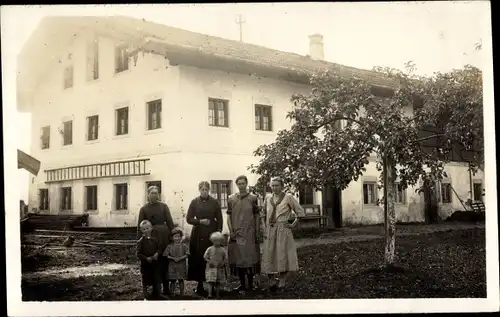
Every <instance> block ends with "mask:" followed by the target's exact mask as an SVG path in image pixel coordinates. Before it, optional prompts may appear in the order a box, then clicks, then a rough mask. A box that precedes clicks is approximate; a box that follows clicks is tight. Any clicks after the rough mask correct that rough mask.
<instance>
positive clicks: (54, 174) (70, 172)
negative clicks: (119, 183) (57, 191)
mask: <svg viewBox="0 0 500 317" xmlns="http://www.w3.org/2000/svg"><path fill="white" fill-rule="evenodd" d="M148 161H149V159H138V160H127V161H116V162H108V163H100V164H90V165H78V166H71V167H63V168H56V169H50V170H45V174H46V175H47V180H46V181H45V183H55V182H65V181H74V180H81V179H95V178H107V177H124V176H143V175H149V174H150V172H149V170H148V169H147V166H146V165H147V162H148Z"/></svg>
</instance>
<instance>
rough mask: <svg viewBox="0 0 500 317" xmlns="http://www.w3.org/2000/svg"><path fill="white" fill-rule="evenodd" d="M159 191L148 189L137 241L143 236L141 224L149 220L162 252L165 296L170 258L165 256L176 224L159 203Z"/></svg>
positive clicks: (166, 208) (162, 275)
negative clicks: (164, 253)
mask: <svg viewBox="0 0 500 317" xmlns="http://www.w3.org/2000/svg"><path fill="white" fill-rule="evenodd" d="M159 197H160V196H159V189H158V187H156V186H150V187H149V188H148V203H147V204H146V205H144V206H143V207H142V208H141V210H140V211H139V221H138V224H137V239H139V237H140V236H141V230H140V224H141V222H142V221H143V220H148V221H149V222H150V223H151V224H152V225H153V235H154V236H155V237H156V238H157V239H158V242H159V244H160V250H159V253H158V254H159V255H158V262H159V263H160V270H161V271H160V273H161V274H160V275H161V279H162V284H163V294H165V295H166V294H168V293H169V290H170V288H169V285H168V284H169V283H168V282H169V281H168V278H167V275H168V258H167V257H164V256H163V252H164V251H165V248H166V247H167V245H169V244H170V238H171V234H170V232H171V231H172V229H174V222H173V220H172V215H171V214H170V210H169V208H168V206H167V205H166V204H165V203H162V202H161V201H159Z"/></svg>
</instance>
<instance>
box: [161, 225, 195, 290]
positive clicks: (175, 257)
mask: <svg viewBox="0 0 500 317" xmlns="http://www.w3.org/2000/svg"><path fill="white" fill-rule="evenodd" d="M182 236H183V233H182V229H180V228H174V229H173V230H172V239H173V242H172V243H171V244H169V245H168V246H167V248H166V249H165V252H164V253H163V256H165V257H167V258H168V279H169V280H170V292H171V293H172V294H174V291H175V284H176V283H175V282H176V281H178V282H179V289H180V295H181V296H184V280H185V279H186V277H187V258H188V256H189V248H188V246H187V245H186V244H184V243H182Z"/></svg>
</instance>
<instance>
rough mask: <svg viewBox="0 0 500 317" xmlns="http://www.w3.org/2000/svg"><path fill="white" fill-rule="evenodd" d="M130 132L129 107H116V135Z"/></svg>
mask: <svg viewBox="0 0 500 317" xmlns="http://www.w3.org/2000/svg"><path fill="white" fill-rule="evenodd" d="M124 134H128V107H124V108H120V109H116V135H124Z"/></svg>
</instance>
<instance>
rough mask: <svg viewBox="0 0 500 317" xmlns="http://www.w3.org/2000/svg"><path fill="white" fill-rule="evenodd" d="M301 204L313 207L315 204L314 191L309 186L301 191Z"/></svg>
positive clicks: (303, 187)
mask: <svg viewBox="0 0 500 317" xmlns="http://www.w3.org/2000/svg"><path fill="white" fill-rule="evenodd" d="M299 204H301V205H313V204H314V189H313V188H312V187H309V186H302V187H301V188H300V189H299Z"/></svg>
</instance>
